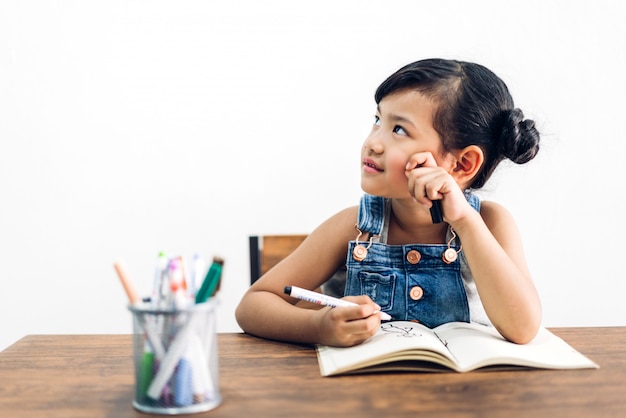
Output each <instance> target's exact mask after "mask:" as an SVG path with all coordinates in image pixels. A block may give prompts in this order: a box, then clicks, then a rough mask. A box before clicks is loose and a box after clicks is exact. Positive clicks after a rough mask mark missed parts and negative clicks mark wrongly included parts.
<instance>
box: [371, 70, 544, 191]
mask: <svg viewBox="0 0 626 418" xmlns="http://www.w3.org/2000/svg"><path fill="white" fill-rule="evenodd" d="M402 90H415V91H419V92H420V93H422V94H424V95H426V96H428V97H429V98H430V99H431V100H433V101H434V103H435V105H436V110H435V114H434V115H433V127H434V128H435V130H436V131H437V133H439V135H440V136H441V140H442V142H443V147H444V149H445V150H454V149H463V148H465V147H467V146H469V145H476V146H478V147H480V148H481V149H482V150H483V153H484V155H485V161H484V163H483V166H482V167H481V168H480V170H479V172H478V173H477V174H476V176H475V177H474V179H473V180H472V184H471V185H470V186H469V187H470V188H473V189H479V188H481V187H482V186H483V185H484V184H485V182H486V181H487V180H488V179H489V177H490V176H491V174H492V173H493V171H494V170H495V168H496V167H497V165H498V164H499V163H500V162H501V161H502V160H503V159H505V158H508V159H509V160H511V161H513V162H515V163H517V164H523V163H526V162H528V161H530V160H532V159H533V158H534V157H535V155H537V152H538V151H539V132H538V131H537V129H535V122H533V121H532V120H529V119H524V114H523V113H522V111H521V110H520V109H518V108H516V107H515V106H514V104H513V98H512V97H511V94H510V93H509V89H508V88H507V86H506V84H504V82H503V81H502V80H501V79H500V78H499V77H498V76H496V75H495V74H494V73H493V72H491V71H490V70H489V69H487V68H486V67H484V66H482V65H479V64H474V63H470V62H463V61H456V60H445V59H437V58H434V59H426V60H421V61H417V62H414V63H412V64H409V65H406V66H404V67H402V68H401V69H399V70H398V71H396V72H395V73H394V74H392V75H391V76H390V77H389V78H387V80H385V81H384V82H383V83H382V84H381V85H380V86H379V87H378V89H377V90H376V94H375V96H374V98H375V100H376V103H380V101H381V100H382V99H383V98H384V97H386V96H388V95H390V94H393V93H397V92H400V91H402Z"/></svg>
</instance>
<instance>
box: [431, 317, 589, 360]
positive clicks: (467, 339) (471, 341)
mask: <svg viewBox="0 0 626 418" xmlns="http://www.w3.org/2000/svg"><path fill="white" fill-rule="evenodd" d="M435 332H436V334H437V335H438V336H439V338H440V339H441V340H442V341H444V343H445V344H446V345H447V347H448V349H449V350H450V351H451V352H452V353H453V354H454V356H455V358H456V360H457V363H458V364H459V369H460V370H461V371H467V370H471V369H475V368H478V367H484V366H488V365H492V364H509V365H522V366H532V367H547V368H552V369H571V368H581V367H589V368H597V367H598V366H597V365H596V364H595V363H593V362H592V361H591V360H589V359H588V358H586V357H585V356H583V355H582V354H580V353H579V352H577V351H576V350H575V349H573V348H572V347H571V346H569V345H568V344H567V343H566V342H565V341H563V340H562V339H561V338H559V337H557V336H556V335H554V334H552V333H551V332H550V331H548V330H546V329H544V328H541V329H540V331H539V333H538V334H537V336H536V337H535V339H534V340H533V341H531V342H530V343H528V344H514V343H511V342H509V341H507V340H505V339H504V338H503V337H502V336H501V335H500V334H499V333H498V332H497V331H496V330H495V328H492V327H486V326H483V325H478V324H467V323H449V324H444V325H441V326H440V327H438V328H437V329H435Z"/></svg>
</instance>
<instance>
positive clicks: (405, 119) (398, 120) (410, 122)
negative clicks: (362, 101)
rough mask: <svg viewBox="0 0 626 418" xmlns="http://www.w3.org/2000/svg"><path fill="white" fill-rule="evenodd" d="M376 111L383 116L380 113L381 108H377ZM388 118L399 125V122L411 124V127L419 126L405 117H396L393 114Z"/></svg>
mask: <svg viewBox="0 0 626 418" xmlns="http://www.w3.org/2000/svg"><path fill="white" fill-rule="evenodd" d="M376 111H377V112H378V114H379V115H380V114H381V112H380V106H376ZM388 118H390V119H391V120H392V121H393V122H394V123H398V122H400V123H406V124H409V125H411V126H413V127H417V126H416V125H415V124H414V123H413V121H411V120H410V119H407V118H405V117H403V116H400V115H396V114H395V113H391V114H390V115H389V116H388Z"/></svg>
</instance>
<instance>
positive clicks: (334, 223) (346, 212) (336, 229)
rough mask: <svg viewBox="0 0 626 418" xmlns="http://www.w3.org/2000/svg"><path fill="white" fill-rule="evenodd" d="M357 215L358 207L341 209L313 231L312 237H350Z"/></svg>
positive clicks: (353, 230)
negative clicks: (318, 235) (319, 235)
mask: <svg viewBox="0 0 626 418" xmlns="http://www.w3.org/2000/svg"><path fill="white" fill-rule="evenodd" d="M358 214H359V208H358V206H351V207H349V208H346V209H343V210H341V211H339V212H337V213H335V214H334V215H333V216H331V217H330V218H328V219H327V220H326V221H324V222H323V223H322V224H321V225H320V226H319V227H317V228H316V229H315V231H313V233H312V235H316V234H321V235H324V236H327V235H333V236H337V237H344V236H352V235H354V232H355V231H356V230H355V229H354V226H355V225H356V222H357V217H358Z"/></svg>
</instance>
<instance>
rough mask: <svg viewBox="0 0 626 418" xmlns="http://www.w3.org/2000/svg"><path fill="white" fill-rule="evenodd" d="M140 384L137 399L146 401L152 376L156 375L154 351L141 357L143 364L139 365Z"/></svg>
mask: <svg viewBox="0 0 626 418" xmlns="http://www.w3.org/2000/svg"><path fill="white" fill-rule="evenodd" d="M139 367H140V369H139V382H138V384H137V392H138V393H137V395H138V396H137V399H142V400H143V399H145V398H146V396H147V394H148V387H149V386H150V382H151V381H152V375H153V373H154V353H153V352H152V351H145V352H144V354H143V356H142V357H141V364H140V365H139Z"/></svg>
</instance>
